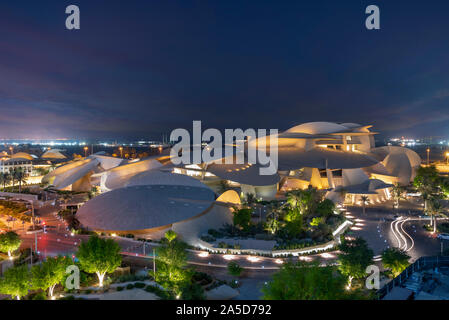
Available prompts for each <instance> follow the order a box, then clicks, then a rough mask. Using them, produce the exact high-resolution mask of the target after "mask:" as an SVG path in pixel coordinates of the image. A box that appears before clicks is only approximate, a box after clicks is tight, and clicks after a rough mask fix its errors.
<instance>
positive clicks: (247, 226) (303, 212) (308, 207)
mask: <svg viewBox="0 0 449 320" xmlns="http://www.w3.org/2000/svg"><path fill="white" fill-rule="evenodd" d="M286 196H287V201H286V202H279V201H272V202H265V203H264V204H265V205H266V207H267V208H268V212H267V214H266V218H265V219H264V220H265V221H260V220H261V219H257V218H256V219H254V218H252V217H253V216H254V215H255V213H256V214H257V210H256V209H255V208H256V207H257V203H256V204H255V205H254V204H253V203H252V201H251V202H250V203H246V205H243V206H241V207H240V208H235V209H234V212H233V215H234V217H233V225H225V226H224V227H223V228H221V229H219V230H215V229H211V230H209V231H208V234H207V235H203V236H202V237H201V239H202V240H203V241H206V242H209V243H214V242H216V243H217V246H218V247H219V248H229V249H240V245H239V244H238V243H232V244H230V243H229V242H230V241H229V240H230V239H232V240H235V239H240V240H247V239H254V240H271V241H275V243H276V244H275V246H274V249H290V250H292V249H301V248H305V247H309V246H314V245H318V244H322V243H326V242H328V241H331V240H332V239H333V235H332V232H333V231H334V230H335V229H336V228H337V227H338V226H339V225H340V224H341V223H343V222H344V221H345V218H344V217H343V216H342V215H341V214H339V212H338V211H337V210H336V208H335V205H334V203H333V202H332V201H331V200H328V199H325V198H324V192H322V191H320V190H317V189H315V188H309V189H306V190H296V191H292V192H289V193H288V194H287V195H286ZM254 220H258V221H256V222H254ZM232 242H235V241H232Z"/></svg>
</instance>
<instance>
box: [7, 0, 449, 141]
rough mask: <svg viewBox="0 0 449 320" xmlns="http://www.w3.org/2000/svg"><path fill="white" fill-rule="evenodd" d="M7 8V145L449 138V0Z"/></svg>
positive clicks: (28, 4) (29, 4)
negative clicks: (73, 18) (216, 137)
mask: <svg viewBox="0 0 449 320" xmlns="http://www.w3.org/2000/svg"><path fill="white" fill-rule="evenodd" d="M69 4H72V3H71V2H70V1H57V2H56V1H43V0H41V1H21V2H20V3H16V2H12V1H11V2H5V3H2V4H0V41H1V43H0V114H1V117H0V137H1V138H25V137H26V138H59V137H68V138H76V137H82V138H94V137H97V138H105V137H111V138H116V137H129V138H131V137H133V138H138V137H156V138H158V137H160V134H161V133H164V132H165V133H167V132H169V131H170V130H171V129H173V128H176V127H190V126H191V121H192V120H202V121H203V126H204V127H217V128H219V129H223V128H228V127H242V128H247V127H255V128H279V129H281V130H282V129H286V128H288V127H290V126H293V125H295V124H298V123H301V122H306V121H341V122H357V123H363V124H374V125H375V129H377V130H378V131H382V132H384V133H385V134H407V135H412V136H420V135H446V136H447V135H448V134H449V127H448V125H447V121H448V120H449V112H448V103H449V89H448V88H449V77H448V76H449V60H448V59H447V56H448V54H449V42H448V41H447V37H448V32H449V31H448V30H449V20H448V19H447V17H446V13H447V12H448V9H449V3H447V2H446V1H438V0H433V1H428V2H426V4H425V5H424V4H423V3H422V2H421V1H406V0H396V1H394V2H388V3H385V2H379V4H378V5H379V6H380V8H381V28H382V29H381V30H380V31H367V30H366V29H365V28H364V19H365V14H364V9H365V7H366V6H367V5H368V4H372V3H371V2H368V1H359V0H357V1H356V0H354V1H352V0H351V1H330V0H318V1H294V2H293V1H281V2H279V1H276V2H274V1H257V2H256V1H245V2H242V1H237V0H230V1H208V2H204V1H137V0H133V1H127V2H126V4H125V2H123V1H113V0H110V1H105V0H104V1H100V0H98V1H87V0H79V1H77V4H78V5H79V6H80V8H81V21H82V22H81V30H80V31H67V30H65V29H64V21H65V14H64V11H65V6H67V5H69Z"/></svg>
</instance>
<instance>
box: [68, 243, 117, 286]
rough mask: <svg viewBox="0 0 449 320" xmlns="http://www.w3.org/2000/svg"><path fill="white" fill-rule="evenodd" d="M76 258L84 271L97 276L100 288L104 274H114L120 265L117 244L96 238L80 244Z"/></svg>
mask: <svg viewBox="0 0 449 320" xmlns="http://www.w3.org/2000/svg"><path fill="white" fill-rule="evenodd" d="M76 256H77V258H78V259H79V261H80V265H81V268H82V269H83V270H84V271H86V272H88V273H95V274H96V275H97V277H98V281H99V286H100V287H103V280H104V276H105V275H106V273H112V272H114V271H115V269H117V267H119V266H120V264H121V263H122V256H121V255H120V246H119V245H118V243H117V242H115V241H114V240H112V239H101V238H99V237H98V236H91V237H90V238H89V240H88V241H87V242H82V243H81V244H80V246H79V249H78V252H77V254H76Z"/></svg>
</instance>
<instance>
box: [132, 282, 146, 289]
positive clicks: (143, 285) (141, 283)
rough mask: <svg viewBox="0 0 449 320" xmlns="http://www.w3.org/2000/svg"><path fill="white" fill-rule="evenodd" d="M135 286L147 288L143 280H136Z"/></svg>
mask: <svg viewBox="0 0 449 320" xmlns="http://www.w3.org/2000/svg"><path fill="white" fill-rule="evenodd" d="M134 286H135V287H136V288H139V289H143V288H145V283H143V282H136V283H135V284H134Z"/></svg>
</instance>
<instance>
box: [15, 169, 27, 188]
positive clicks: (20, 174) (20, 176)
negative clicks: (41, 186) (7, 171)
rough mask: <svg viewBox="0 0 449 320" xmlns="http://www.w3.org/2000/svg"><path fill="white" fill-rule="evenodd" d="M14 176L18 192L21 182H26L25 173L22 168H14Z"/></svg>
mask: <svg viewBox="0 0 449 320" xmlns="http://www.w3.org/2000/svg"><path fill="white" fill-rule="evenodd" d="M14 178H15V179H16V180H17V182H18V183H19V193H21V192H22V183H26V174H25V171H24V170H23V168H21V167H19V168H17V169H14Z"/></svg>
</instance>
